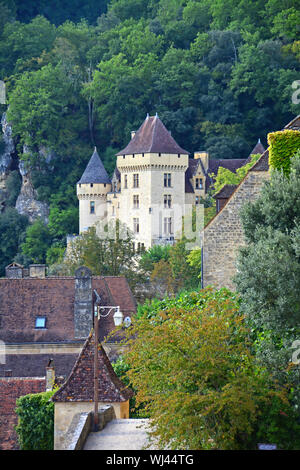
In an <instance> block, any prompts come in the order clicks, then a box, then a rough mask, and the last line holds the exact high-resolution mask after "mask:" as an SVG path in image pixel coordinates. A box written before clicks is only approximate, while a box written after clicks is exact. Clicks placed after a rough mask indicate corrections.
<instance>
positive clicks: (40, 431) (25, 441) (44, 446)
mask: <svg viewBox="0 0 300 470" xmlns="http://www.w3.org/2000/svg"><path fill="white" fill-rule="evenodd" d="M54 392H55V390H51V391H48V392H42V393H34V394H29V395H24V396H22V397H20V398H18V399H17V401H16V404H17V407H16V410H15V411H16V413H17V415H18V418H19V419H18V426H17V427H16V431H17V434H18V440H19V445H20V448H21V450H53V448H54V403H53V402H52V401H50V398H51V397H52V395H53V394H54Z"/></svg>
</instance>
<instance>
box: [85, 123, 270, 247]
mask: <svg viewBox="0 0 300 470" xmlns="http://www.w3.org/2000/svg"><path fill="white" fill-rule="evenodd" d="M131 137H132V138H131V140H130V142H129V143H128V145H127V146H126V147H125V148H124V149H123V150H121V151H120V152H118V154H117V161H116V169H115V171H114V174H113V176H112V179H111V180H110V179H109V177H108V175H107V173H106V171H105V169H104V166H103V163H102V162H101V159H100V157H99V155H98V153H97V150H96V149H95V151H94V153H93V155H92V157H91V159H90V161H89V163H88V165H87V168H86V170H85V172H84V173H83V175H82V178H81V179H80V180H79V182H78V183H77V196H78V199H79V213H80V224H79V225H80V233H82V232H84V231H85V230H87V229H88V228H89V227H91V226H93V225H97V224H98V227H101V228H100V230H101V229H102V230H103V227H104V225H105V224H106V223H107V222H110V221H114V220H116V219H118V220H120V221H121V223H123V224H124V225H125V226H126V227H128V228H129V230H130V231H131V232H132V234H133V238H134V242H135V244H136V247H137V248H138V247H145V248H150V247H151V246H153V245H155V244H172V243H174V241H175V240H176V239H177V238H180V237H181V234H182V217H185V216H188V215H190V214H191V212H192V207H193V206H194V205H200V203H201V198H203V197H204V196H205V195H206V194H207V191H208V189H209V187H210V186H211V184H212V182H213V176H212V175H216V174H217V172H218V168H219V166H223V167H224V168H228V169H229V170H231V171H236V170H237V168H240V167H241V166H243V165H244V164H245V163H247V159H224V160H213V159H211V158H210V157H209V155H208V153H207V152H196V153H195V154H194V157H193V158H191V157H190V155H189V152H188V151H187V150H184V149H183V148H181V147H180V146H179V145H178V144H177V142H176V141H175V140H174V139H173V137H172V136H171V134H170V132H169V131H168V130H167V129H166V127H165V126H164V124H163V123H162V121H161V120H160V119H159V117H158V116H157V115H156V116H147V117H146V119H145V121H144V122H143V123H142V125H141V127H140V128H139V129H138V131H136V132H132V136H131ZM260 153H262V151H260ZM101 223H102V226H101Z"/></svg>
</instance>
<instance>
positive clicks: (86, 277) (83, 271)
mask: <svg viewBox="0 0 300 470" xmlns="http://www.w3.org/2000/svg"><path fill="white" fill-rule="evenodd" d="M74 327H75V333H74V334H75V338H76V339H79V338H87V337H88V335H89V334H90V331H91V329H92V327H93V293H92V273H91V271H90V270H89V269H88V268H86V267H85V266H81V267H80V268H78V269H76V271H75V302H74Z"/></svg>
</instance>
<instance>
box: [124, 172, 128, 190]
mask: <svg viewBox="0 0 300 470" xmlns="http://www.w3.org/2000/svg"><path fill="white" fill-rule="evenodd" d="M127 184H128V182H127V175H124V188H125V189H127V187H128V186H127Z"/></svg>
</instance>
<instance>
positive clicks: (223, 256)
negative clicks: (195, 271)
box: [202, 116, 300, 290]
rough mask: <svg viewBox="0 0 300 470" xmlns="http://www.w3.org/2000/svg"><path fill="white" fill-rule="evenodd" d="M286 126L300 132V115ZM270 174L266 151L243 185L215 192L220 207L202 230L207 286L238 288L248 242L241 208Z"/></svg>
mask: <svg viewBox="0 0 300 470" xmlns="http://www.w3.org/2000/svg"><path fill="white" fill-rule="evenodd" d="M284 129H290V130H297V131H299V130H300V116H297V117H296V118H295V119H293V120H292V121H291V122H290V123H289V124H287V125H286V126H285V128H284ZM253 153H254V152H253ZM269 177H270V173H269V155H268V150H266V151H265V152H264V153H263V154H262V156H261V157H260V158H259V160H258V161H257V162H256V163H255V164H254V165H253V166H252V168H251V169H250V170H249V172H248V174H247V175H246V176H245V178H244V179H243V180H242V181H241V183H240V184H239V185H237V186H236V187H233V186H231V185H228V187H224V188H222V189H221V190H220V191H219V193H217V194H216V195H215V198H216V201H217V204H218V203H219V210H218V211H217V214H216V216H215V217H214V218H213V219H212V220H211V221H210V222H209V223H208V224H207V225H206V227H205V228H204V230H203V232H202V242H203V262H202V283H203V287H206V286H209V285H213V286H215V287H217V288H221V287H228V288H229V289H232V290H234V289H235V286H234V283H233V277H234V276H235V274H236V264H235V263H236V256H237V253H238V250H239V248H240V247H241V246H242V245H243V244H244V243H245V241H244V233H243V228H242V224H241V220H240V216H239V213H240V209H241V207H242V206H243V205H244V204H245V203H247V202H251V201H254V200H255V199H256V198H257V197H258V195H259V193H260V190H261V188H262V185H263V184H264V182H265V181H266V180H267V179H268V178H269ZM217 208H218V206H217Z"/></svg>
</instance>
